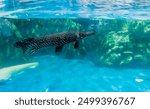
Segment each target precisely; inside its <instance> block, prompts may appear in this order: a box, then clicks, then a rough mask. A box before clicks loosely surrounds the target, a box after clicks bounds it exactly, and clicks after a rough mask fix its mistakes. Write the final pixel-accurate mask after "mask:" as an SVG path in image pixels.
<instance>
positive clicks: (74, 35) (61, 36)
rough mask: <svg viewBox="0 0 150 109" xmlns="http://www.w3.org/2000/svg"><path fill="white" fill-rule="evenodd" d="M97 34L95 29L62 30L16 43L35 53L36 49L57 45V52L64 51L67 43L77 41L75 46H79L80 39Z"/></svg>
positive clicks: (19, 46)
mask: <svg viewBox="0 0 150 109" xmlns="http://www.w3.org/2000/svg"><path fill="white" fill-rule="evenodd" d="M93 34H95V32H94V31H91V32H76V31H70V32H62V33H56V34H51V35H46V36H42V37H36V38H28V39H24V40H22V41H18V42H16V43H15V44H14V46H15V47H17V48H22V50H23V52H26V51H27V50H29V51H30V54H33V53H34V52H35V51H36V50H38V49H40V48H43V47H49V46H56V50H55V51H56V52H60V51H62V48H63V46H64V45H65V44H68V43H71V42H75V44H74V48H78V46H79V44H78V40H80V39H82V38H84V37H86V36H89V35H93Z"/></svg>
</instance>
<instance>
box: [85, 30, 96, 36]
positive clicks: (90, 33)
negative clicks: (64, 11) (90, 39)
mask: <svg viewBox="0 0 150 109" xmlns="http://www.w3.org/2000/svg"><path fill="white" fill-rule="evenodd" d="M95 33H96V32H95V31H90V32H86V33H85V34H86V36H90V35H94V34H95Z"/></svg>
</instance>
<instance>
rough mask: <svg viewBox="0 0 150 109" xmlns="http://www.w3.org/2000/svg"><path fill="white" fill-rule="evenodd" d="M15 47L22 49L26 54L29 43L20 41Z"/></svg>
mask: <svg viewBox="0 0 150 109" xmlns="http://www.w3.org/2000/svg"><path fill="white" fill-rule="evenodd" d="M13 46H14V47H16V48H21V49H22V51H23V53H25V52H26V50H27V43H25V42H21V41H18V42H16V43H14V44H13Z"/></svg>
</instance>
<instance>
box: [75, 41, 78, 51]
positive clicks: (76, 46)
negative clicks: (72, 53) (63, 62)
mask: <svg viewBox="0 0 150 109" xmlns="http://www.w3.org/2000/svg"><path fill="white" fill-rule="evenodd" d="M74 48H75V49H77V48H79V42H78V41H76V42H75V44H74Z"/></svg>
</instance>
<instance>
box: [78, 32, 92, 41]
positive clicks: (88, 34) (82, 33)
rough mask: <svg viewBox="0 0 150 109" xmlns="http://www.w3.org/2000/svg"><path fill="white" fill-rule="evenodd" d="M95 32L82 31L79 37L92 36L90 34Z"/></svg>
mask: <svg viewBox="0 0 150 109" xmlns="http://www.w3.org/2000/svg"><path fill="white" fill-rule="evenodd" d="M94 34H95V31H90V32H80V33H79V37H78V38H79V39H82V38H84V37H86V36H90V35H94Z"/></svg>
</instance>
